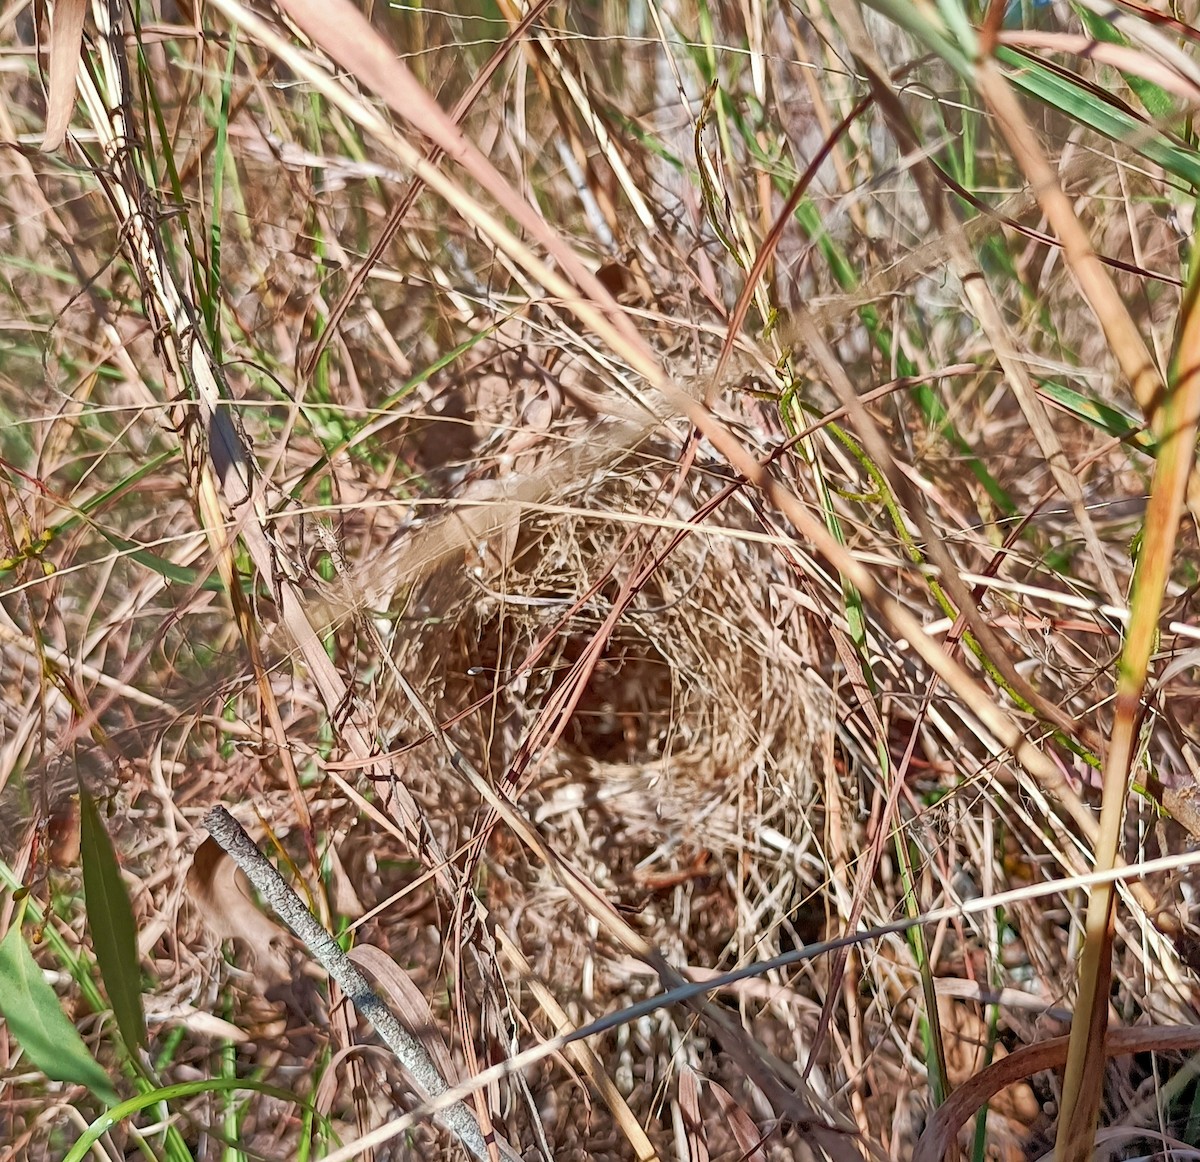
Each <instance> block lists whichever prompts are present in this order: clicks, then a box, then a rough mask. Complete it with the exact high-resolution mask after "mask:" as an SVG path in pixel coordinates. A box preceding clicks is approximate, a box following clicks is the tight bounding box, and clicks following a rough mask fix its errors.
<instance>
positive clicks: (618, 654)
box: [405, 465, 830, 859]
mask: <svg viewBox="0 0 1200 1162" xmlns="http://www.w3.org/2000/svg"><path fill="white" fill-rule="evenodd" d="M691 479H692V480H693V482H696V481H698V482H699V485H700V487H696V486H695V484H693V489H692V493H691V494H686V495H685V494H681V495H680V496H679V497H677V498H676V499H675V501H674V502H673V503H672V502H671V500H670V488H671V483H672V481H671V480H670V479H665V480H664V479H663V476H662V474H661V473H660V472H658V471H644V470H642V469H641V468H640V467H638V466H635V469H634V470H633V471H630V470H629V467H628V465H626V466H625V467H623V468H620V469H615V470H610V471H608V472H606V473H604V474H601V475H599V476H597V477H593V479H592V480H591V481H590V482H589V483H588V484H587V485H583V486H580V485H576V486H575V487H574V488H573V489H571V490H570V491H568V492H566V493H565V494H564V495H562V496H561V497H559V498H558V499H557V501H556V502H555V503H554V504H553V505H541V506H533V507H530V508H527V509H525V510H524V511H523V514H522V517H521V519H520V521H519V527H517V524H516V522H515V521H514V522H513V526H512V527H510V528H509V529H507V530H505V531H504V532H502V533H501V534H499V536H498V537H493V538H492V540H491V541H489V543H488V544H487V545H486V546H484V547H483V551H482V552H481V553H476V554H474V555H473V556H474V561H473V562H471V561H469V562H468V569H470V570H471V572H472V573H473V575H474V576H473V579H469V580H467V579H463V580H461V583H460V584H459V585H458V586H450V585H448V584H447V583H446V579H445V578H444V577H442V578H435V579H433V580H432V581H431V582H430V583H429V584H428V585H427V586H425V593H424V594H423V595H422V598H421V602H420V603H421V605H422V606H423V612H426V613H428V614H433V616H430V617H427V618H426V619H425V620H424V626H425V627H426V628H425V629H424V630H422V631H421V632H420V633H419V634H418V640H417V641H416V642H414V643H412V644H413V645H414V646H416V651H415V652H416V653H417V654H418V655H419V656H420V660H419V662H418V659H417V658H416V657H413V658H412V660H413V661H414V662H417V664H418V669H419V672H423V673H424V674H425V675H427V678H426V682H427V689H429V690H430V691H431V693H433V692H435V691H436V703H437V708H438V712H439V714H440V715H441V717H442V718H443V720H446V719H449V718H451V717H452V716H454V715H455V714H457V713H459V712H461V710H462V709H463V708H464V707H465V706H467V705H470V704H472V703H475V702H477V701H478V700H479V699H480V698H485V699H486V700H487V701H486V702H485V705H484V706H483V708H482V709H481V710H480V712H479V713H477V714H476V715H475V716H474V717H473V718H472V719H471V720H470V721H469V723H465V724H464V725H463V726H462V727H460V731H459V735H458V737H459V741H460V742H461V743H462V744H463V745H464V749H466V750H467V751H468V752H469V753H470V754H471V756H472V758H473V759H475V760H476V761H477V762H479V763H480V764H481V765H482V766H484V767H486V768H487V769H489V770H490V771H491V772H492V775H493V777H495V778H502V777H504V776H505V775H506V773H507V772H508V769H509V765H510V763H511V761H512V759H513V757H514V755H516V754H517V751H518V747H519V746H520V744H521V742H522V741H523V740H524V739H525V737H526V736H527V734H528V733H529V731H530V730H531V729H532V728H533V727H534V725H535V723H536V721H537V717H538V714H539V711H540V710H541V709H542V708H543V707H544V706H545V705H546V704H547V701H548V699H549V698H550V697H551V696H552V694H553V693H554V692H555V691H556V688H557V687H558V685H559V684H560V683H561V682H564V681H568V680H572V679H571V667H572V665H573V663H575V662H576V661H577V660H578V659H579V658H580V657H581V656H582V655H583V654H584V652H585V650H587V649H588V647H589V645H590V644H591V642H592V641H593V639H594V637H595V635H596V634H597V633H598V632H601V627H602V624H603V621H604V619H605V617H606V616H607V615H608V614H609V613H610V611H611V609H612V603H613V601H614V600H615V599H617V597H618V595H619V593H620V590H621V587H622V583H623V582H625V581H626V580H627V579H628V577H629V575H630V573H631V572H632V571H633V570H635V569H636V568H637V567H638V565H639V563H640V562H641V561H642V560H643V559H645V560H653V559H654V558H655V557H656V556H661V555H662V554H663V552H664V550H665V549H666V547H667V545H668V544H669V542H670V539H671V535H672V533H671V530H669V529H664V528H662V527H660V522H662V521H663V520H664V519H666V520H670V521H672V522H679V521H686V520H688V519H690V518H691V517H692V516H693V515H694V514H695V512H696V511H697V508H698V506H699V505H700V504H701V503H702V502H703V500H704V499H705V496H703V495H700V493H701V492H702V491H703V490H704V488H705V487H708V488H715V487H716V485H715V484H711V483H710V482H709V481H707V479H706V478H705V477H704V476H702V475H700V474H697V473H694V474H693V477H692V478H691ZM734 503H736V502H734ZM725 507H726V508H728V503H727V505H726V506H725ZM735 515H736V514H735ZM630 518H634V519H633V520H631V519H630ZM728 519H729V517H728V514H727V513H725V511H724V510H719V511H718V512H717V513H716V514H715V515H713V516H710V517H708V518H707V519H706V521H705V522H704V524H703V525H701V526H700V528H699V529H698V531H697V532H695V533H693V534H691V535H689V536H687V537H686V538H685V539H684V540H683V541H682V542H681V543H680V544H679V545H678V546H676V547H675V549H674V550H673V551H672V552H671V553H670V554H669V555H667V556H666V558H665V560H662V561H661V563H660V564H659V566H658V567H657V569H656V570H655V571H654V573H653V574H652V576H651V577H650V579H649V580H648V581H647V583H646V584H645V585H644V586H643V587H642V588H641V590H640V592H638V593H637V594H636V596H635V597H634V599H633V602H632V605H631V606H630V607H629V608H628V609H627V610H626V612H625V613H624V614H623V615H622V616H621V618H620V620H619V622H618V624H617V627H616V629H615V631H614V632H613V633H612V635H611V637H610V639H609V641H608V643H607V645H606V647H605V648H604V651H603V654H602V656H601V658H600V661H599V663H598V664H597V665H596V666H595V667H594V668H593V670H592V673H591V677H590V679H589V681H588V683H587V686H586V689H585V690H584V692H583V694H582V696H581V697H580V699H579V702H578V705H577V707H576V709H575V711H574V713H573V714H572V716H571V719H570V721H569V722H568V723H567V725H566V727H565V729H564V730H563V733H562V736H561V738H560V740H559V742H558V745H557V746H556V747H555V748H554V750H553V752H552V753H550V754H548V755H542V756H540V760H539V761H538V765H537V768H536V778H535V780H534V786H535V787H536V788H538V792H539V793H540V794H541V795H542V797H543V803H542V804H541V806H540V808H539V809H538V810H537V814H538V816H539V818H541V819H543V820H546V819H550V818H552V817H553V816H555V815H556V814H559V813H561V812H562V811H564V810H567V809H569V808H570V807H571V806H572V805H573V804H580V803H581V802H583V801H586V800H587V799H588V797H589V794H590V795H591V796H593V797H595V798H597V799H602V800H603V802H604V804H605V810H606V813H607V815H608V817H609V821H610V822H611V821H612V817H613V816H614V815H615V816H616V817H617V819H618V822H619V825H620V826H622V827H623V828H624V829H626V830H627V831H628V832H631V833H640V834H641V836H642V838H643V839H645V840H649V839H652V838H653V839H654V842H655V844H656V845H657V843H658V842H661V841H662V840H674V841H676V842H681V843H685V844H687V845H689V846H691V847H697V846H699V847H702V848H707V849H709V850H713V851H720V850H724V849H726V848H727V847H730V846H734V845H736V846H739V847H740V846H742V845H744V844H746V843H749V844H750V845H751V846H753V847H756V848H759V849H760V850H763V851H764V852H766V851H770V852H772V853H774V854H780V853H781V852H782V853H784V854H789V855H790V856H791V857H792V858H793V859H795V858H796V857H798V856H799V855H800V853H801V852H802V851H803V850H804V848H805V847H806V846H807V845H808V843H809V842H810V841H811V839H812V832H811V826H812V823H813V820H812V818H811V814H812V806H813V803H814V801H815V800H816V799H817V798H818V795H819V792H820V787H819V786H817V785H816V783H815V782H814V752H815V748H816V746H817V743H818V740H819V739H820V738H822V737H823V734H824V729H825V728H826V726H827V724H828V720H829V713H830V711H829V696H828V693H827V691H826V689H825V687H824V686H823V684H821V682H820V680H819V678H818V677H817V675H816V674H815V672H814V670H813V668H812V666H811V665H810V664H809V662H808V659H809V658H811V657H812V647H811V644H810V642H809V640H808V637H807V631H806V628H805V625H804V620H803V617H802V615H801V613H800V611H799V608H798V604H797V602H796V600H795V598H794V596H792V593H793V590H792V588H791V585H790V583H789V581H788V579H787V578H786V577H785V576H783V574H782V572H781V570H780V568H779V566H778V564H777V558H776V557H775V556H774V554H773V553H772V550H771V549H770V547H769V546H764V545H762V544H759V543H755V542H752V541H748V540H746V539H739V538H738V537H737V531H738V530H737V529H736V527H734V526H732V525H731V524H729V523H728ZM631 534H633V535H632V539H631ZM498 541H503V542H504V543H503V544H500V545H498V544H497V542H498ZM648 543H649V544H650V549H649V553H647V545H648ZM472 565H473V566H474V567H473V568H472ZM597 584H599V587H598V590H597V591H596V592H595V593H592V595H591V596H590V597H587V596H586V595H587V594H588V593H589V591H591V590H592V588H593V586H596V585H597ZM547 642H548V644H547V645H546V648H545V649H544V650H543V651H542V652H541V654H540V656H539V657H538V658H537V661H536V662H535V663H534V665H533V666H532V667H531V668H529V669H527V670H524V671H521V670H520V669H519V667H521V666H522V663H523V662H524V661H525V660H526V658H527V657H528V656H529V654H530V651H531V649H532V648H533V647H534V646H535V645H537V644H540V643H547ZM405 652H406V653H408V651H405ZM410 656H411V655H410ZM631 837H632V836H631ZM655 837H656V838H655Z"/></svg>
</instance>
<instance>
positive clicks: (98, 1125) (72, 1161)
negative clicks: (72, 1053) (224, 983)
mask: <svg viewBox="0 0 1200 1162" xmlns="http://www.w3.org/2000/svg"><path fill="white" fill-rule="evenodd" d="M71 1031H72V1032H74V1030H73V1029H72V1030H71ZM235 1089H244V1090H249V1091H252V1092H254V1093H261V1094H265V1095H267V1096H268V1097H273V1098H276V1099H278V1100H279V1101H285V1102H289V1103H291V1104H292V1105H298V1106H301V1107H302V1108H304V1109H312V1105H311V1103H309V1102H306V1101H304V1100H303V1099H302V1098H299V1097H297V1096H296V1095H295V1094H294V1093H292V1092H290V1091H289V1090H286V1089H281V1088H280V1087H279V1086H277V1085H268V1084H266V1083H265V1082H261V1081H247V1080H244V1079H242V1078H237V1077H215V1078H207V1079H205V1080H202V1081H184V1082H180V1083H179V1084H177V1085H165V1086H162V1087H161V1088H159V1089H152V1090H150V1091H149V1092H148V1093H143V1094H139V1095H138V1096H137V1097H132V1098H130V1099H129V1100H128V1101H123V1102H122V1103H121V1104H120V1105H119V1106H116V1107H114V1108H113V1109H111V1110H109V1111H108V1112H107V1113H104V1114H102V1115H101V1116H100V1117H98V1118H97V1119H96V1120H95V1121H94V1122H92V1124H91V1125H90V1126H88V1128H87V1129H86V1130H85V1131H84V1132H83V1133H82V1134H81V1135H80V1136H79V1138H78V1139H77V1140H76V1142H75V1144H74V1145H73V1146H72V1147H71V1149H70V1150H68V1151H67V1154H66V1156H65V1157H64V1158H63V1162H83V1160H84V1159H85V1158H86V1157H87V1156H88V1152H89V1151H90V1150H91V1148H92V1146H93V1145H95V1143H96V1142H98V1141H99V1140H100V1139H101V1138H103V1137H104V1135H105V1134H107V1133H108V1132H109V1131H110V1130H112V1129H113V1127H114V1126H117V1125H119V1124H120V1123H121V1122H123V1121H124V1120H125V1119H126V1118H128V1117H132V1116H133V1115H134V1114H137V1113H141V1112H142V1110H146V1109H149V1108H150V1107H151V1106H155V1105H158V1103H159V1102H167V1103H170V1102H173V1101H178V1100H179V1099H181V1098H186V1097H194V1096H196V1095H197V1094H202V1093H226V1092H228V1091H229V1090H235ZM324 1120H325V1119H322V1121H324Z"/></svg>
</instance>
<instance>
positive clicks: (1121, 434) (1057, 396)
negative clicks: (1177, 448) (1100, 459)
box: [1038, 379, 1158, 456]
mask: <svg viewBox="0 0 1200 1162" xmlns="http://www.w3.org/2000/svg"><path fill="white" fill-rule="evenodd" d="M1038 392H1039V394H1041V395H1042V396H1044V397H1045V398H1046V399H1049V400H1052V401H1053V402H1054V403H1056V404H1058V406H1059V407H1061V408H1062V409H1063V410H1064V411H1067V412H1070V413H1071V414H1072V415H1074V416H1077V417H1078V418H1079V419H1081V420H1083V421H1084V422H1085V423H1089V424H1091V425H1092V426H1093V427H1095V428H1098V429H1099V430H1100V431H1102V432H1105V433H1107V434H1108V435H1110V436H1115V437H1116V438H1117V439H1118V440H1125V441H1126V442H1127V443H1130V444H1133V445H1134V446H1135V447H1137V448H1140V449H1141V450H1142V451H1143V452H1148V453H1149V454H1150V455H1151V456H1157V455H1158V445H1157V444H1156V443H1155V440H1154V437H1153V436H1152V435H1151V434H1150V433H1149V432H1148V431H1146V429H1145V428H1144V427H1143V426H1142V425H1141V424H1140V423H1138V421H1137V420H1135V419H1134V418H1133V417H1132V416H1129V415H1126V414H1125V412H1123V411H1121V410H1120V409H1119V408H1115V407H1113V406H1112V405H1111V404H1106V403H1103V402H1101V401H1100V400H1098V399H1093V398H1092V397H1091V396H1087V395H1083V394H1081V393H1080V392H1078V391H1075V390H1074V389H1073V388H1070V387H1066V386H1064V385H1063V384H1061V383H1054V382H1053V381H1051V380H1048V379H1041V380H1038Z"/></svg>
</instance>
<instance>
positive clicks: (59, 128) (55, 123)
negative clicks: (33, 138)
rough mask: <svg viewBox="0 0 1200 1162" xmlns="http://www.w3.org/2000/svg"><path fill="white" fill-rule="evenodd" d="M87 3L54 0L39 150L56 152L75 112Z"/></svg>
mask: <svg viewBox="0 0 1200 1162" xmlns="http://www.w3.org/2000/svg"><path fill="white" fill-rule="evenodd" d="M86 13H87V0H57V3H56V4H55V5H54V15H53V16H52V17H51V20H50V67H49V69H48V70H47V74H48V76H47V79H48V88H49V95H48V97H47V101H46V136H45V137H44V138H43V139H42V149H43V150H45V151H46V152H47V153H50V152H52V151H53V150H55V149H57V148H58V147H59V146H60V145H62V143H63V139H64V138H65V137H66V136H67V127H68V126H69V125H70V124H71V114H72V112H74V109H75V70H76V69H77V68H78V66H79V47H80V45H81V44H82V43H83V18H84V15H85V14H86Z"/></svg>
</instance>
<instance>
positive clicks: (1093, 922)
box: [1056, 278, 1200, 1162]
mask: <svg viewBox="0 0 1200 1162" xmlns="http://www.w3.org/2000/svg"><path fill="white" fill-rule="evenodd" d="M1198 286H1200V282H1198V281H1197V280H1196V279H1195V278H1193V281H1192V285H1191V286H1190V287H1189V289H1188V296H1187V298H1186V300H1185V302H1184V304H1183V308H1182V315H1181V321H1182V325H1181V327H1180V331H1179V344H1178V348H1177V350H1176V352H1175V357H1174V360H1173V365H1172V374H1171V382H1170V384H1169V386H1168V388H1167V391H1166V396H1165V398H1164V400H1163V402H1162V404H1161V406H1160V407H1159V410H1158V414H1157V417H1156V420H1157V422H1156V425H1155V427H1156V430H1157V433H1158V435H1159V438H1160V441H1161V444H1160V449H1159V455H1158V461H1157V464H1156V465H1155V473H1154V482H1153V484H1152V486H1151V490H1150V503H1149V506H1148V508H1147V511H1146V533H1145V537H1144V540H1143V544H1142V547H1141V551H1140V552H1139V554H1138V562H1137V569H1136V572H1135V574H1134V588H1133V597H1132V601H1131V608H1130V617H1129V632H1128V636H1127V638H1126V641H1125V648H1124V650H1123V652H1122V655H1121V661H1120V665H1119V668H1118V671H1117V673H1118V678H1117V696H1116V708H1115V709H1116V714H1115V717H1114V719H1113V731H1112V739H1111V741H1110V743H1109V748H1108V754H1107V756H1106V760H1105V766H1104V798H1103V802H1102V806H1101V814H1100V834H1099V837H1098V839H1097V846H1096V853H1095V862H1096V867H1097V868H1098V869H1100V870H1107V869H1108V868H1110V867H1112V866H1113V865H1114V862H1115V860H1116V858H1117V850H1118V845H1119V843H1120V839H1121V824H1122V820H1123V818H1124V813H1125V803H1126V800H1127V798H1128V795H1129V784H1130V780H1131V778H1132V772H1133V763H1134V755H1135V752H1136V750H1137V746H1138V736H1139V733H1140V731H1141V727H1142V722H1143V719H1144V715H1145V711H1144V708H1143V696H1144V691H1145V688H1146V682H1147V679H1148V676H1149V670H1150V659H1151V657H1152V655H1153V653H1154V651H1155V649H1156V648H1157V644H1158V642H1159V639H1160V630H1159V617H1160V614H1161V611H1162V607H1163V598H1164V594H1165V592H1166V587H1167V583H1168V581H1169V580H1170V576H1171V569H1172V565H1173V563H1174V561H1175V556H1176V551H1177V536H1178V533H1179V525H1180V520H1181V517H1182V515H1183V511H1184V501H1185V497H1186V494H1187V487H1188V480H1189V478H1190V477H1191V475H1192V473H1193V472H1194V471H1195V465H1196V431H1197V424H1198V423H1200V310H1198V309H1197V301H1196V291H1197V287H1198ZM1112 910H1113V892H1112V890H1111V889H1110V888H1108V887H1102V888H1097V889H1095V890H1094V891H1093V892H1092V894H1091V896H1090V897H1089V900H1088V911H1087V925H1086V930H1085V931H1086V942H1085V944H1084V949H1083V957H1082V960H1081V962H1080V969H1079V1002H1078V1006H1077V1008H1076V1015H1075V1021H1074V1024H1073V1027H1072V1039H1071V1053H1070V1057H1069V1058H1068V1062H1067V1075H1066V1079H1065V1083H1064V1089H1063V1104H1062V1113H1061V1115H1060V1121H1059V1133H1058V1141H1057V1146H1056V1152H1057V1156H1058V1157H1059V1158H1060V1160H1061V1162H1083V1160H1084V1159H1086V1158H1090V1157H1091V1156H1092V1151H1093V1149H1094V1138H1095V1127H1096V1118H1097V1117H1098V1115H1099V1109H1100V1102H1101V1098H1102V1089H1103V1086H1102V1082H1103V1070H1101V1069H1100V1068H1099V1062H1100V1061H1102V1060H1103V1058H1104V1054H1105V1049H1104V1045H1105V1036H1106V1031H1107V1024H1108V997H1109V991H1110V984H1111V977H1112V941H1113V917H1112Z"/></svg>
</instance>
